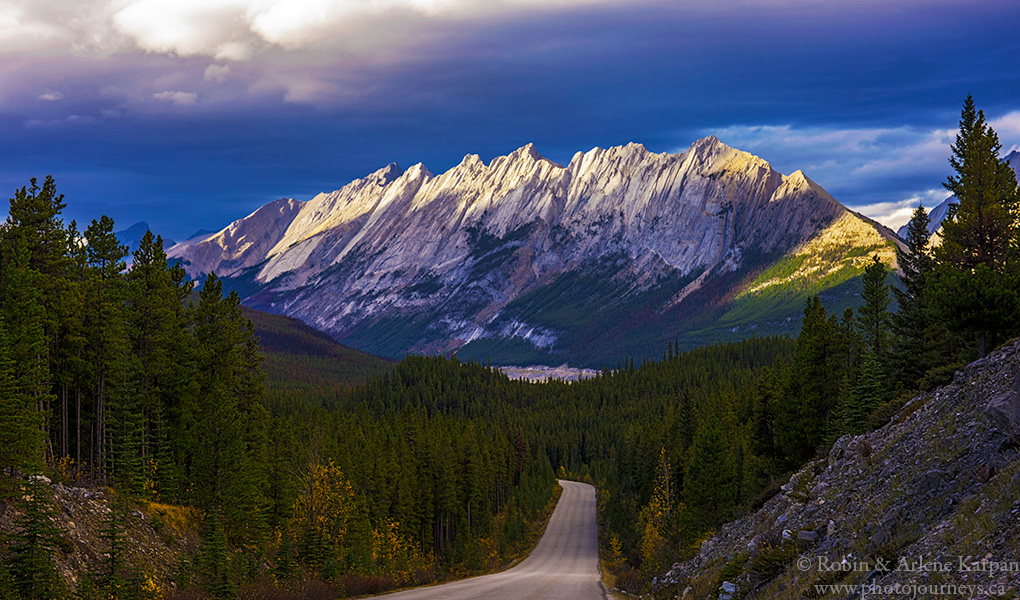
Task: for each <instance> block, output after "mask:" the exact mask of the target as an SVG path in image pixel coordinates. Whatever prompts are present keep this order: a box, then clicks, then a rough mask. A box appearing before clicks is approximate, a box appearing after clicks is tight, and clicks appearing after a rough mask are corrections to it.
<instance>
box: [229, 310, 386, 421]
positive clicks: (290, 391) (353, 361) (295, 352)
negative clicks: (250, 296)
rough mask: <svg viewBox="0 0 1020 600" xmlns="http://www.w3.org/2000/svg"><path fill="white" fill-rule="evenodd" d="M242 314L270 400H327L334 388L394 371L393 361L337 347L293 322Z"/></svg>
mask: <svg viewBox="0 0 1020 600" xmlns="http://www.w3.org/2000/svg"><path fill="white" fill-rule="evenodd" d="M242 311H243V313H244V316H245V318H246V319H248V320H250V321H251V322H252V324H253V325H254V327H255V335H256V336H258V338H259V351H260V352H261V353H262V355H263V356H264V357H265V360H263V361H262V369H263V371H265V373H266V388H267V391H268V392H269V396H270V397H271V398H278V397H280V396H284V397H286V398H287V399H289V400H294V399H295V398H301V399H302V400H303V401H306V402H307V401H321V400H322V399H327V400H332V399H333V398H334V397H335V395H336V393H337V390H342V389H347V388H350V387H352V386H354V385H357V384H359V383H362V382H364V381H365V380H366V379H368V378H369V377H372V376H374V375H380V374H382V373H385V372H387V371H389V370H391V369H392V368H393V367H394V363H393V362H392V361H388V360H386V359H383V358H379V357H377V356H372V355H371V354H366V353H364V352H359V351H357V350H352V349H350V348H346V347H344V346H341V345H340V344H337V343H336V342H334V341H333V339H332V338H330V337H329V336H328V335H326V334H325V333H322V332H321V331H318V330H315V329H312V328H311V327H309V326H307V325H305V324H304V323H302V322H301V321H298V320H297V319H294V318H291V317H286V316H283V315H274V314H270V313H266V312H262V311H260V310H255V309H253V308H248V307H242Z"/></svg>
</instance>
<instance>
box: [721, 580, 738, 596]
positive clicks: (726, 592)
mask: <svg viewBox="0 0 1020 600" xmlns="http://www.w3.org/2000/svg"><path fill="white" fill-rule="evenodd" d="M736 593H737V584H735V583H732V582H729V581H724V582H722V585H721V586H719V600H733V596H734V595H735V594H736Z"/></svg>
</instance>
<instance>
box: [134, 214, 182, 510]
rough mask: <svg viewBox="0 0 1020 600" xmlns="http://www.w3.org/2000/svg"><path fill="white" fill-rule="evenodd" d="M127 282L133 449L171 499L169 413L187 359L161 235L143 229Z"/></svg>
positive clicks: (179, 391) (157, 486) (178, 393)
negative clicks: (137, 427)
mask: <svg viewBox="0 0 1020 600" xmlns="http://www.w3.org/2000/svg"><path fill="white" fill-rule="evenodd" d="M127 282H128V286H129V289H128V305H127V308H128V311H127V321H128V335H129V338H130V344H131V353H130V356H131V369H130V370H131V377H132V384H133V385H132V387H133V389H135V390H136V394H137V397H138V402H137V405H138V412H139V413H140V414H139V416H140V418H141V422H142V424H143V426H144V427H143V430H142V432H141V434H142V435H141V439H140V440H139V449H138V450H139V453H140V458H141V460H142V461H144V466H145V469H146V471H147V472H146V476H147V478H146V481H147V482H148V485H150V486H152V488H154V489H153V491H154V492H157V493H158V492H163V493H164V494H166V495H168V496H169V497H170V498H172V497H173V496H174V490H173V488H174V487H175V486H174V485H173V483H172V481H173V479H174V478H175V476H174V473H173V465H172V464H171V463H172V460H173V459H172V454H171V436H170V429H171V417H170V415H171V413H172V412H173V407H174V406H175V405H176V404H178V403H179V402H180V398H181V396H182V395H183V394H184V390H185V389H186V388H185V386H186V383H187V380H188V373H187V372H186V370H185V369H182V368H181V366H182V363H184V364H186V359H187V354H186V353H185V352H184V346H185V345H186V339H185V337H184V324H183V323H181V321H180V314H181V313H180V309H179V299H178V295H177V290H176V287H175V282H174V279H173V273H172V272H171V270H170V269H169V268H168V266H167V262H166V253H165V252H164V251H163V239H162V238H161V237H158V236H153V235H152V232H151V231H146V232H145V234H144V235H143V236H142V239H141V241H140V243H139V246H138V249H137V250H136V251H135V252H134V254H133V260H132V265H131V270H130V271H129V272H128V273H127Z"/></svg>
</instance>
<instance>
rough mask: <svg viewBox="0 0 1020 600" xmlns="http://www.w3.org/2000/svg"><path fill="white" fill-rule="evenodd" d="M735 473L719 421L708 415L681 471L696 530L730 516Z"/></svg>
mask: <svg viewBox="0 0 1020 600" xmlns="http://www.w3.org/2000/svg"><path fill="white" fill-rule="evenodd" d="M737 477H738V473H737V469H736V465H734V464H733V459H732V453H731V447H730V440H729V439H728V438H727V435H726V432H725V431H724V429H723V424H722V421H721V420H720V419H719V417H718V416H716V415H710V416H709V417H708V418H706V419H705V420H704V421H703V422H702V425H701V426H700V427H699V428H698V433H697V435H696V436H695V437H694V444H693V445H692V446H691V458H690V462H689V463H688V465H687V470H686V472H685V473H684V488H683V498H684V504H685V506H686V508H687V513H688V514H689V519H690V521H691V524H692V525H693V527H694V528H695V530H696V531H697V532H701V531H705V530H706V529H708V528H710V527H712V526H714V525H715V524H716V523H717V522H719V521H722V520H724V519H725V518H726V517H728V516H729V513H730V511H732V510H733V508H734V507H735V506H736V501H737V492H738V488H737Z"/></svg>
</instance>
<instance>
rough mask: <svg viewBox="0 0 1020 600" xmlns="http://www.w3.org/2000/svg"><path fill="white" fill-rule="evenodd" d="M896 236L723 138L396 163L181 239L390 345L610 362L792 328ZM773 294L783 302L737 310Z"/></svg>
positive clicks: (253, 302) (284, 304) (211, 263)
mask: <svg viewBox="0 0 1020 600" xmlns="http://www.w3.org/2000/svg"><path fill="white" fill-rule="evenodd" d="M893 237H894V236H893V235H892V233H891V232H890V231H888V230H886V229H885V228H883V227H881V226H879V225H878V224H876V223H874V222H871V221H869V220H867V219H865V218H863V217H861V216H860V215H857V214H855V213H852V212H850V211H848V210H847V209H846V208H844V207H843V206H842V205H840V204H839V202H837V201H836V200H835V199H833V198H832V197H831V196H830V195H829V194H828V193H826V192H825V190H823V189H822V188H821V187H820V186H818V185H817V184H816V183H814V182H813V181H811V180H810V179H808V178H807V177H806V176H805V175H804V174H803V173H801V172H800V171H797V172H795V173H793V174H791V175H788V176H787V175H782V174H780V173H778V172H776V171H775V170H773V169H772V168H771V167H770V166H769V164H768V163H767V162H765V161H764V160H762V159H761V158H758V157H756V156H753V155H751V154H748V153H745V152H741V151H739V150H735V149H733V148H730V147H728V146H726V145H725V144H723V143H721V142H720V141H719V140H718V139H716V138H715V137H709V138H705V139H702V140H698V141H697V142H695V143H694V144H693V145H692V146H691V148H690V149H688V150H687V151H686V152H683V153H681V154H655V153H652V152H649V151H648V150H647V149H645V148H644V147H643V146H641V145H638V144H629V145H627V146H623V147H616V148H609V149H602V148H595V149H593V150H591V151H589V152H586V153H581V152H578V153H577V154H576V155H575V156H574V157H573V159H572V160H571V161H570V163H569V164H568V165H566V166H561V165H558V164H555V163H553V162H551V161H549V160H546V159H545V158H543V157H542V156H541V155H539V154H538V152H537V151H536V150H535V148H534V146H532V145H528V146H525V147H523V148H520V149H518V150H516V151H515V152H513V153H511V154H510V155H509V156H503V157H498V158H495V159H494V160H493V161H492V162H491V163H490V164H488V165H486V164H484V163H483V162H482V161H481V160H480V159H479V158H478V157H477V156H474V155H469V156H466V157H465V158H464V160H463V161H462V162H461V163H460V164H459V165H458V166H456V167H454V168H452V169H450V170H449V171H447V172H446V173H443V174H440V175H433V174H432V173H430V172H429V171H428V170H427V169H426V168H425V167H424V166H423V165H421V164H418V165H415V166H413V167H411V168H410V169H407V170H406V171H402V170H401V169H399V168H398V167H397V166H396V165H389V166H387V167H385V168H383V169H380V170H379V171H377V172H375V173H373V174H371V175H369V176H368V177H365V178H363V179H358V180H356V181H354V182H351V183H350V184H348V185H346V186H344V187H343V188H341V189H340V190H337V191H335V192H332V193H329V194H319V195H318V196H316V197H315V198H313V199H311V200H309V201H307V202H296V201H294V200H278V201H276V202H273V203H271V204H268V205H266V206H265V207H263V208H261V209H259V210H258V211H256V212H255V213H253V214H252V215H250V216H249V217H247V218H245V219H241V220H238V221H236V222H234V223H232V224H231V225H230V226H229V227H227V228H226V229H224V230H223V231H220V232H218V233H215V234H211V235H208V236H205V237H202V238H196V239H193V240H188V241H186V242H183V243H181V244H179V245H177V246H176V247H174V248H172V249H171V250H170V252H169V253H168V254H169V255H170V256H171V258H177V259H179V260H180V261H181V262H182V263H183V264H184V265H185V266H186V267H187V269H188V270H189V272H190V273H191V274H192V275H193V276H195V277H201V276H203V275H204V274H206V273H208V272H211V271H215V272H216V273H217V274H219V275H220V276H225V277H228V278H230V279H231V280H232V282H231V284H232V285H234V286H235V287H237V288H238V289H239V290H240V291H241V292H242V295H243V296H244V297H245V303H246V304H248V305H250V306H254V307H257V308H261V309H265V310H270V311H273V312H280V313H283V314H287V315H291V316H295V317H298V318H300V319H302V320H303V321H305V322H307V323H308V324H310V325H312V326H314V327H316V328H318V329H320V330H323V331H326V332H328V333H330V334H331V335H333V336H335V337H336V338H337V339H338V340H339V341H341V342H343V343H345V344H347V345H350V346H353V347H355V348H359V349H363V350H368V351H371V352H375V353H378V354H382V355H387V356H401V355H403V354H404V353H405V352H408V351H414V352H443V353H451V352H459V353H460V355H461V356H465V355H467V356H475V357H480V358H485V357H486V356H489V357H491V358H493V360H494V362H504V363H505V362H508V361H509V362H516V363H521V362H545V363H547V364H560V363H562V362H563V361H564V360H569V361H570V362H572V363H573V362H580V363H587V364H590V365H594V366H601V364H602V363H601V362H600V361H601V360H603V359H604V358H605V357H606V356H607V353H606V352H605V351H604V350H605V349H606V348H605V346H604V345H605V344H606V343H611V344H614V349H615V351H616V352H617V353H618V354H616V355H617V356H620V355H623V354H627V353H629V354H631V355H634V354H637V355H639V356H640V355H644V354H643V353H647V352H648V351H649V349H653V350H654V352H655V353H658V352H660V350H661V349H662V348H665V344H666V341H667V340H671V339H673V338H675V337H677V336H680V335H682V334H683V333H684V332H693V331H696V330H705V329H706V328H707V329H708V330H712V329H713V328H714V329H715V330H719V331H728V332H735V331H738V330H739V331H740V333H739V336H743V335H749V334H750V333H751V332H752V331H754V330H755V329H756V328H761V330H760V331H759V332H761V331H762V330H769V328H768V326H769V325H776V326H779V327H780V329H782V327H784V326H785V327H786V328H787V329H790V328H792V327H793V326H791V325H790V324H789V322H790V321H791V320H792V319H794V318H795V317H796V315H797V314H798V312H799V311H800V310H801V309H802V298H803V296H804V295H805V294H807V293H812V292H817V291H824V290H826V289H830V288H833V287H835V286H839V285H841V284H844V283H846V282H848V281H850V280H851V279H852V278H853V277H854V276H855V275H856V274H858V273H859V272H860V269H861V268H862V266H863V265H864V263H865V262H866V260H867V257H868V255H869V254H870V253H873V252H878V253H880V254H881V255H882V256H883V258H884V260H886V262H891V261H892V257H893V254H894V253H893V245H892V244H893V242H891V241H890V239H892V238H893ZM777 261H778V264H777ZM784 261H785V262H784ZM772 266H775V267H776V269H774V270H773V271H774V272H770V271H769V268H770V267H772ZM762 276H763V277H764V279H762V278H761V277H762ZM779 290H782V293H781V294H778V295H777V293H776V292H777V291H779ZM757 298H765V299H766V300H767V302H766V305H767V307H770V309H771V312H770V310H766V311H765V314H761V311H757V312H756V313H755V319H757V320H749V319H748V317H747V315H748V314H751V313H752V312H754V311H748V310H747V309H746V308H745V309H744V310H743V312H740V311H738V314H737V316H735V317H733V318H731V319H730V320H729V321H726V320H725V319H723V320H720V316H725V314H726V313H727V311H728V310H730V309H732V308H734V307H737V308H739V307H740V305H741V304H743V305H747V304H748V303H752V304H753V303H754V301H755V299H757ZM719 323H721V325H719ZM784 323H785V325H784ZM769 331H770V330H769ZM694 337H697V336H694ZM596 339H598V340H601V341H602V344H603V345H601V346H593V344H592V341H593V340H596ZM703 341H704V340H702V339H691V340H690V343H691V344H694V343H701V342H703ZM549 361H555V362H554V363H550V362H549Z"/></svg>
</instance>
